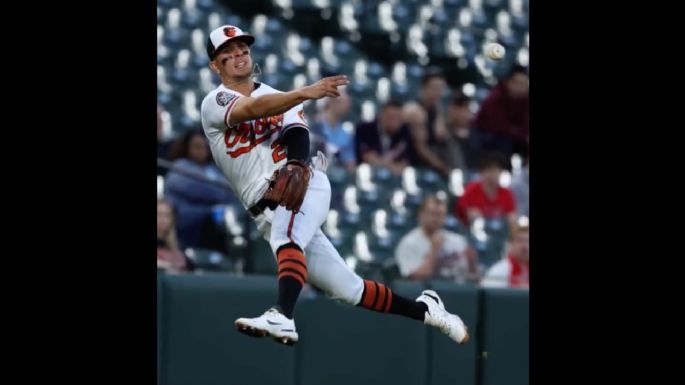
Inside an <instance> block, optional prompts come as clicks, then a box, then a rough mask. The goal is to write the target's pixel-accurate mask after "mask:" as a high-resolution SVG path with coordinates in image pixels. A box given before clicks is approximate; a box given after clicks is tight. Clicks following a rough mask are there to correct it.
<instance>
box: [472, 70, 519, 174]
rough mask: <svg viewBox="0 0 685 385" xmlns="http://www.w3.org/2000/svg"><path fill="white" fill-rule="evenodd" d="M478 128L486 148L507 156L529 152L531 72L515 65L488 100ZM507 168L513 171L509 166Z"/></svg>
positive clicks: (480, 114) (484, 105)
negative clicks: (529, 74) (529, 82)
mask: <svg viewBox="0 0 685 385" xmlns="http://www.w3.org/2000/svg"><path fill="white" fill-rule="evenodd" d="M475 126H476V128H478V129H479V130H481V131H482V133H483V147H484V148H485V149H488V150H495V151H499V152H501V153H503V154H504V155H505V156H506V158H507V159H511V155H512V154H513V153H517V154H520V155H525V154H526V153H527V152H528V72H527V70H526V68H525V67H522V66H520V65H515V66H514V67H513V68H512V69H511V70H510V71H509V73H508V74H507V76H506V77H505V78H504V79H503V80H502V81H501V82H500V83H499V84H498V85H497V86H495V87H494V88H493V89H492V91H490V94H489V95H488V96H487V97H486V98H485V100H484V101H483V103H482V104H481V106H480V110H479V111H478V114H477V115H476V121H475ZM507 168H509V167H508V166H507Z"/></svg>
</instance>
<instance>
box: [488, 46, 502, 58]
mask: <svg viewBox="0 0 685 385" xmlns="http://www.w3.org/2000/svg"><path fill="white" fill-rule="evenodd" d="M485 56H487V57H488V58H490V59H492V60H499V59H501V58H503V57H504V47H502V45H501V44H498V43H490V44H488V45H486V46H485Z"/></svg>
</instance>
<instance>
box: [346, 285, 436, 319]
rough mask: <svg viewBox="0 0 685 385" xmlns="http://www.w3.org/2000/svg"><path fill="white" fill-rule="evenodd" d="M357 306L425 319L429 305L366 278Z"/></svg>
mask: <svg viewBox="0 0 685 385" xmlns="http://www.w3.org/2000/svg"><path fill="white" fill-rule="evenodd" d="M357 306H361V307H365V308H367V309H370V310H374V311H377V312H381V313H392V314H399V315H403V316H405V317H409V318H412V319H415V320H419V321H423V319H424V316H425V313H426V311H427V310H428V307H427V306H426V304H425V303H423V302H416V301H412V300H409V299H407V298H404V297H402V296H401V295H398V294H393V292H392V290H390V289H389V288H388V287H386V286H385V285H384V284H382V283H378V282H375V281H369V280H366V279H365V280H364V291H363V292H362V299H361V301H359V303H358V304H357Z"/></svg>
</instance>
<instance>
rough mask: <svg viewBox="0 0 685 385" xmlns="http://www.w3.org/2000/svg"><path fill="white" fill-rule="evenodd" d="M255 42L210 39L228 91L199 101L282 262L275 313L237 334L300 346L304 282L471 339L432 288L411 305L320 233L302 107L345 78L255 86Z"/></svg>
mask: <svg viewBox="0 0 685 385" xmlns="http://www.w3.org/2000/svg"><path fill="white" fill-rule="evenodd" d="M254 40H255V39H254V37H253V36H251V35H249V34H247V33H245V32H243V31H242V30H241V29H240V28H238V27H236V26H231V25H225V26H222V27H219V28H217V29H215V30H213V31H211V33H210V34H209V38H208V41H207V54H208V55H209V60H210V63H209V66H210V68H211V69H212V71H214V72H215V73H216V74H217V75H219V77H220V78H221V82H222V84H221V85H219V86H218V87H217V88H216V89H215V90H213V91H211V92H210V93H209V94H208V95H207V96H206V97H205V98H204V100H203V101H202V107H201V113H202V126H203V128H204V132H205V134H206V136H207V138H208V139H209V143H210V147H211V151H212V155H213V156H214V160H215V161H216V163H217V165H218V166H219V168H220V169H221V170H222V171H223V173H224V175H225V176H226V178H227V179H228V182H229V184H230V185H231V188H232V189H233V191H234V192H235V194H236V196H237V197H238V198H239V199H240V201H241V203H242V204H243V206H244V207H245V208H246V209H247V211H248V212H249V213H250V215H251V216H252V217H253V219H254V220H255V222H256V224H257V228H258V229H259V230H260V232H261V233H262V234H263V236H264V238H265V239H266V240H267V241H268V242H269V244H270V245H271V249H272V251H273V253H274V254H275V257H276V261H277V264H278V298H277V300H276V304H275V306H273V307H271V308H270V309H269V310H267V311H266V312H265V313H264V314H262V315H261V316H259V317H256V318H239V319H237V320H236V321H235V326H236V328H237V329H238V330H239V331H240V332H242V333H245V334H247V335H250V336H253V337H264V336H270V337H272V338H273V339H275V340H276V341H277V342H279V343H282V344H285V345H294V344H295V343H297V341H298V334H297V330H296V329H295V322H294V320H293V309H294V307H295V302H296V301H297V298H298V296H299V294H300V290H301V289H302V286H303V285H304V284H305V282H309V283H310V284H312V285H314V286H316V287H318V288H320V289H321V290H323V291H324V292H325V293H326V294H327V295H328V296H330V297H332V298H334V299H338V300H341V301H343V302H346V303H349V304H351V305H356V306H361V307H365V308H367V309H370V310H375V311H378V312H384V313H393V314H399V315H403V316H406V317H409V318H413V319H416V320H419V321H423V322H424V323H425V324H427V325H431V326H434V327H437V328H438V329H439V330H441V331H442V332H443V333H445V334H447V335H448V336H449V337H450V338H452V339H453V340H454V341H456V342H457V343H460V344H462V343H465V342H466V341H468V339H469V334H468V332H467V328H466V326H465V325H464V323H463V322H462V320H461V319H460V318H459V317H458V316H457V315H454V314H450V313H448V312H447V311H446V310H445V306H444V304H443V303H442V300H441V299H440V297H439V296H438V295H437V293H435V292H434V291H432V290H425V291H423V292H422V294H421V295H420V296H419V297H418V298H417V299H416V301H412V300H410V299H407V298H404V297H402V296H399V295H397V294H395V293H393V292H392V290H390V288H388V287H386V286H385V285H383V284H382V283H379V282H374V281H370V280H364V279H362V278H360V277H359V276H358V275H356V274H355V273H354V272H353V271H352V270H350V269H349V268H348V266H347V265H346V264H345V262H344V261H343V259H342V258H341V257H340V254H338V251H337V250H336V249H335V248H334V247H333V245H332V244H331V242H330V241H329V240H328V238H326V236H325V235H324V233H323V232H322V231H321V225H322V224H323V222H324V221H325V220H326V217H327V215H328V210H329V208H330V199H331V186H330V183H329V181H328V177H327V176H326V173H325V171H326V167H327V161H326V158H325V157H324V156H323V154H321V153H319V154H317V156H315V157H313V158H312V159H311V162H310V160H309V159H308V158H309V131H308V128H307V121H306V120H305V117H304V112H303V107H302V103H303V102H304V101H306V100H317V99H320V98H323V97H326V96H328V97H337V96H339V95H340V93H339V91H338V90H337V88H338V87H339V86H343V85H346V84H347V83H348V80H347V78H346V76H344V75H338V76H331V77H327V78H323V79H321V80H319V81H318V82H316V83H314V84H312V85H309V86H305V87H302V88H299V89H296V90H294V91H290V92H281V91H278V90H275V89H273V88H271V87H269V86H268V85H266V84H264V83H258V82H255V81H253V79H252V68H253V63H252V57H251V56H250V45H251V44H252V43H253V42H254Z"/></svg>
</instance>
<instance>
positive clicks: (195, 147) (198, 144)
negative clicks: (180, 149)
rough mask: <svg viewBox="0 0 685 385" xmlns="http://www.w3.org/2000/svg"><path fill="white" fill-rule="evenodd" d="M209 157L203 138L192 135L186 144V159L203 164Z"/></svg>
mask: <svg viewBox="0 0 685 385" xmlns="http://www.w3.org/2000/svg"><path fill="white" fill-rule="evenodd" d="M207 156H209V150H208V149H207V143H205V138H204V137H202V136H200V135H193V137H192V138H190V143H189V144H188V158H190V160H192V161H194V162H196V163H200V164H202V163H205V162H206V161H207Z"/></svg>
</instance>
